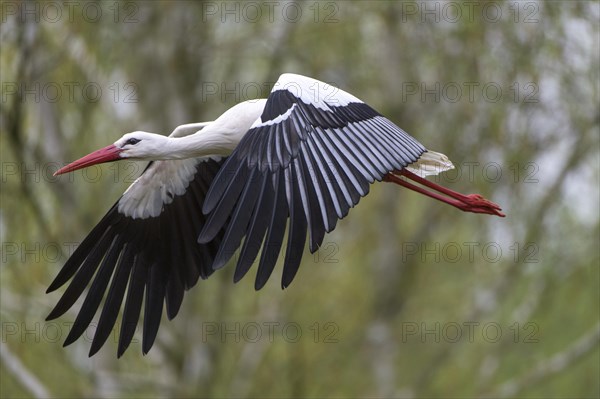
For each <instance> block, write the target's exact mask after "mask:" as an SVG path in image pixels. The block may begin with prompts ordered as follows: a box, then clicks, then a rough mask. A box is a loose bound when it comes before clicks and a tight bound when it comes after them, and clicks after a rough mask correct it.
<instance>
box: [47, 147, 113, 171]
mask: <svg viewBox="0 0 600 399" xmlns="http://www.w3.org/2000/svg"><path fill="white" fill-rule="evenodd" d="M121 151H122V150H121V149H120V148H119V147H116V146H115V145H113V144H111V145H109V146H106V147H104V148H101V149H99V150H97V151H94V152H92V153H91V154H88V155H86V156H85V157H83V158H80V159H78V160H77V161H75V162H71V163H70V164H68V165H67V166H64V167H62V168H60V169H59V170H57V171H56V172H54V176H57V175H62V174H63V173H68V172H73V171H74V170H77V169H82V168H87V167H88V166H92V165H96V164H99V163H104V162H111V161H116V160H117V159H120V158H121V157H120V156H119V154H120V153H121Z"/></svg>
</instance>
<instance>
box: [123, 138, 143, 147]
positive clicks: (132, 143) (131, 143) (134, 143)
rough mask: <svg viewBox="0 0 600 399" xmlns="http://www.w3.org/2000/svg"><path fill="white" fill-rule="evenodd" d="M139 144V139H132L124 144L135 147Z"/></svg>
mask: <svg viewBox="0 0 600 399" xmlns="http://www.w3.org/2000/svg"><path fill="white" fill-rule="evenodd" d="M139 142H140V140H139V139H134V138H132V139H129V140H127V141H126V142H125V144H130V145H136V144H137V143H139Z"/></svg>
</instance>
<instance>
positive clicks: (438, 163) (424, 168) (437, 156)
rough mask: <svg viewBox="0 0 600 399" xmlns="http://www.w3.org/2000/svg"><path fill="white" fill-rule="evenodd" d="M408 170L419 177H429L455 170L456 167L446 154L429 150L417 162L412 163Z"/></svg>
mask: <svg viewBox="0 0 600 399" xmlns="http://www.w3.org/2000/svg"><path fill="white" fill-rule="evenodd" d="M406 169H408V170H409V171H411V172H412V173H414V174H416V175H417V176H420V177H427V176H434V175H437V174H440V173H442V172H445V171H447V170H450V169H454V165H453V164H452V162H451V161H450V160H449V159H448V157H447V156H445V155H444V154H442V153H439V152H435V151H430V150H427V151H425V152H424V153H423V155H421V157H420V158H419V160H418V161H417V162H413V163H411V164H410V165H408V166H407V167H406Z"/></svg>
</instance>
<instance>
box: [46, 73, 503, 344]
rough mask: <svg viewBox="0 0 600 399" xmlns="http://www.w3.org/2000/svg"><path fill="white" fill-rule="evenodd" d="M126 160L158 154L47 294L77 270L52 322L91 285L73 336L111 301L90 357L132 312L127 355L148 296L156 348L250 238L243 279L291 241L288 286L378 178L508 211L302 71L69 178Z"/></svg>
mask: <svg viewBox="0 0 600 399" xmlns="http://www.w3.org/2000/svg"><path fill="white" fill-rule="evenodd" d="M126 158H129V159H148V160H151V161H152V162H151V163H150V164H149V166H148V167H147V168H146V170H145V171H144V173H143V174H142V175H141V176H140V177H139V178H138V179H137V180H136V181H135V182H134V183H133V184H132V185H131V186H130V187H129V188H128V189H127V191H126V192H125V193H124V194H123V196H122V197H121V198H120V199H119V201H117V203H116V204H115V205H114V206H113V207H112V208H111V209H110V211H109V212H108V214H107V215H106V216H105V217H104V218H103V219H102V220H101V221H100V223H99V224H98V225H97V226H96V227H95V228H94V229H93V230H92V232H91V233H90V234H89V235H88V237H87V238H86V239H85V240H84V241H83V242H82V244H81V245H80V246H79V247H78V248H77V250H76V251H75V252H74V253H73V255H72V256H71V257H70V258H69V260H68V261H67V262H66V263H65V265H64V267H63V269H62V270H61V271H60V273H59V274H58V276H57V277H56V279H55V280H54V282H53V283H52V284H51V286H50V287H49V289H48V292H50V291H54V290H56V289H57V288H59V287H60V286H62V285H63V284H65V283H66V282H67V281H69V279H71V282H70V284H69V286H68V288H67V289H66V291H65V292H64V294H63V296H62V298H61V299H60V300H59V302H58V304H57V305H56V307H55V308H54V310H53V311H52V312H51V313H50V315H49V316H48V319H53V318H56V317H59V316H60V315H62V314H64V313H65V312H66V311H67V310H68V309H69V308H70V307H71V306H72V305H73V304H74V303H75V301H76V300H77V299H78V298H79V297H80V296H81V295H82V293H83V291H84V290H85V288H86V287H87V286H88V285H89V283H90V282H91V285H90V287H89V290H88V293H87V295H86V298H85V300H84V302H83V305H82V307H81V310H80V312H79V314H78V316H77V318H76V320H75V323H74V325H73V328H72V329H71V332H70V334H69V336H68V337H67V339H66V342H65V345H67V344H70V343H71V342H73V341H74V340H76V339H77V338H78V337H79V336H80V335H81V334H82V333H83V332H84V331H85V329H86V328H87V326H88V325H89V324H90V322H91V320H92V319H93V317H94V315H95V314H96V312H97V310H98V308H99V307H100V303H101V301H102V299H103V298H105V302H104V306H103V308H102V311H101V314H100V318H99V321H98V327H97V331H96V334H95V336H94V339H93V342H92V346H91V350H90V356H91V355H93V354H94V353H95V352H96V351H97V350H98V349H100V347H101V346H102V345H103V344H104V342H105V341H106V339H107V337H108V335H109V334H110V332H111V330H112V328H113V327H114V325H115V323H116V320H117V318H118V313H119V311H120V310H121V308H122V307H123V316H122V324H121V331H120V336H119V347H118V356H121V355H122V353H123V352H124V351H125V349H126V348H127V347H128V345H129V343H130V342H131V339H132V338H133V334H134V332H135V327H136V326H137V323H138V319H139V316H140V313H141V312H140V311H141V306H142V303H143V302H144V322H143V340H142V351H143V353H147V352H148V350H149V349H150V348H151V346H152V344H153V342H154V340H155V337H156V334H157V331H158V327H159V324H160V319H161V316H162V311H163V307H164V306H166V310H167V316H168V317H169V319H171V318H173V317H175V315H176V314H177V312H178V310H179V307H180V305H181V302H182V300H183V295H184V291H185V290H187V289H189V288H191V287H192V286H194V285H195V284H196V282H197V280H198V278H199V277H200V278H203V279H204V278H207V277H208V276H209V275H210V274H211V273H212V272H213V271H214V270H216V269H219V268H221V267H223V266H224V265H225V264H226V263H227V262H228V261H229V259H230V258H231V257H232V255H233V254H234V252H235V251H236V250H237V249H238V248H240V247H241V251H240V256H239V259H238V262H237V265H236V269H235V275H234V280H235V281H238V280H239V279H241V278H242V277H243V276H244V275H245V274H246V273H247V272H248V270H249V269H250V267H251V266H252V264H253V263H254V261H255V260H256V259H257V257H258V256H259V252H260V261H259V263H258V268H257V274H256V280H255V287H256V289H260V288H262V287H263V286H264V284H265V283H266V281H267V280H268V278H269V276H270V275H271V273H272V271H273V269H274V266H275V264H276V262H277V259H278V257H279V255H280V252H281V248H282V247H283V246H285V256H284V261H283V276H282V281H281V285H282V287H287V286H288V285H289V284H290V283H291V281H292V280H293V278H294V276H295V275H296V272H297V270H298V267H299V265H300V261H301V258H302V254H303V251H304V247H305V245H306V240H307V237H308V241H309V243H308V247H309V249H310V251H311V252H314V251H316V250H317V249H318V247H319V246H320V245H321V243H322V241H323V238H324V235H325V233H327V232H330V231H331V230H333V229H334V228H335V226H336V223H337V221H338V220H339V219H341V218H343V217H345V216H346V215H347V214H348V212H349V210H350V208H352V207H354V206H355V205H356V204H357V203H358V202H359V200H360V198H361V197H363V196H365V195H366V194H367V193H368V192H369V187H370V184H372V183H373V182H374V181H382V180H384V181H390V182H395V183H398V184H400V185H403V186H405V187H408V188H411V189H413V190H416V191H418V192H421V193H423V194H425V195H428V196H431V197H433V198H436V199H440V200H442V201H444V202H447V203H449V204H451V205H453V206H456V207H458V208H460V209H462V210H465V211H470V212H476V213H488V214H496V215H498V216H503V215H502V214H501V213H500V208H499V207H498V206H497V205H496V204H494V203H492V202H489V201H487V200H485V199H483V198H482V197H480V196H474V195H471V196H464V195H462V194H458V193H455V192H453V191H450V190H448V189H445V188H443V187H440V186H437V185H435V184H434V183H431V182H429V181H427V180H425V179H423V176H426V175H429V174H437V173H439V172H441V171H444V170H447V169H450V168H452V164H451V163H450V161H449V160H448V159H447V158H446V157H445V156H444V155H443V154H439V153H435V152H432V151H428V150H427V149H426V148H425V147H424V146H423V145H422V144H420V143H419V142H418V141H417V140H415V139H414V138H413V137H411V136H410V135H408V134H407V133H405V132H404V131H403V130H402V129H400V128H399V127H398V126H396V125H395V124H393V123H392V122H391V121H389V120H388V119H386V118H385V117H383V116H382V115H380V114H379V113H378V112H377V111H375V110H374V109H373V108H371V107H370V106H368V105H367V104H365V103H363V102H362V101H361V100H359V99H358V98H356V97H354V96H352V95H351V94H349V93H346V92H344V91H342V90H339V89H337V88H335V87H333V86H330V85H327V84H325V83H322V82H320V81H317V80H314V79H310V78H307V77H304V76H300V75H294V74H283V75H282V76H281V77H280V78H279V80H278V81H277V83H276V84H275V86H274V88H273V90H272V92H271V94H270V95H269V98H268V99H267V100H254V101H247V102H244V103H241V104H238V105H236V106H235V107H233V108H231V109H230V110H228V111H227V112H225V113H224V114H223V115H222V116H221V117H219V118H218V119H217V120H215V121H214V122H206V123H200V124H189V125H182V126H180V127H178V128H177V129H176V130H175V131H174V132H173V133H172V134H171V136H169V137H165V136H161V135H156V134H152V133H146V132H133V133H128V134H126V135H124V136H123V137H122V138H121V139H119V140H118V141H117V142H115V143H114V144H113V145H110V146H108V147H106V148H103V149H101V150H98V151H96V152H94V153H92V154H90V155H88V156H86V157H83V158H82V159H80V160H78V161H75V162H73V163H72V164H69V165H67V166H66V167H64V168H62V169H61V170H59V171H58V172H57V174H62V173H66V172H69V171H73V170H76V169H80V168H83V167H87V166H90V165H93V164H97V163H101V162H109V161H115V160H118V159H126ZM400 175H402V176H404V177H405V178H408V179H411V180H413V181H415V182H417V183H420V184H422V185H424V186H426V187H429V188H432V189H433V190H436V191H439V192H441V193H443V194H444V195H446V196H449V197H450V198H447V197H443V196H441V195H440V194H438V193H434V192H431V191H427V190H425V189H423V188H422V187H419V186H415V185H414V184H412V183H410V182H408V181H407V180H405V179H400V178H399V177H398V176H400ZM286 227H287V230H288V236H287V241H286V242H285V243H284V236H285V230H286ZM242 241H243V242H242ZM107 290H108V292H107ZM123 302H124V306H123Z"/></svg>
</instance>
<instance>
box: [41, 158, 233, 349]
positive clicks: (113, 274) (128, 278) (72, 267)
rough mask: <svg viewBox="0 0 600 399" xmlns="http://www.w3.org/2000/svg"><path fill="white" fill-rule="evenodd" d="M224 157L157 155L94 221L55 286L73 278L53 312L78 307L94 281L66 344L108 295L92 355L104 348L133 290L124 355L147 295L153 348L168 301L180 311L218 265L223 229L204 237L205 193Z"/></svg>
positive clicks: (146, 334)
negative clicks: (187, 292)
mask: <svg viewBox="0 0 600 399" xmlns="http://www.w3.org/2000/svg"><path fill="white" fill-rule="evenodd" d="M223 162H224V160H221V159H219V158H208V157H206V158H193V159H187V160H181V161H179V160H172V161H155V162H152V163H150V164H149V165H148V167H147V168H146V170H145V171H144V173H143V174H142V175H141V176H140V177H139V178H138V179H137V180H136V181H135V182H134V183H133V184H132V185H131V186H130V187H129V188H128V189H127V191H126V192H125V193H124V194H123V196H122V197H121V198H120V199H119V201H117V203H116V204H115V205H113V207H112V208H111V209H110V210H109V211H108V213H107V214H106V216H104V218H103V219H102V220H101V221H100V223H98V225H97V226H96V227H94V229H93V230H92V231H91V232H90V234H89V235H88V236H87V237H86V238H85V239H84V240H83V242H82V243H81V244H80V245H79V246H78V248H77V249H76V250H75V251H74V253H73V254H72V255H71V257H70V258H69V259H68V260H67V262H66V263H65V265H64V266H63V268H62V270H61V271H60V272H59V274H58V275H57V276H56V278H55V279H54V281H53V282H52V284H51V285H50V287H49V288H48V292H51V291H54V290H56V289H57V288H59V287H60V286H62V285H63V284H65V283H66V282H67V281H68V280H69V279H71V282H70V284H69V286H68V288H67V289H66V290H65V292H64V294H63V296H62V297H61V298H60V300H59V301H58V303H57V304H56V307H55V308H54V309H53V310H52V312H51V313H50V315H49V316H48V318H47V320H52V319H55V318H57V317H59V316H61V315H62V314H64V313H65V312H66V311H67V310H68V309H69V308H71V306H72V305H73V304H74V303H75V301H76V300H77V299H78V298H79V297H80V296H81V295H82V293H83V291H84V290H85V288H86V287H87V286H88V285H89V284H90V282H91V285H90V287H89V290H88V292H87V295H86V296H85V300H84V302H83V305H82V307H81V309H80V311H79V314H78V315H77V318H76V319H75V322H74V324H73V327H72V329H71V331H70V333H69V335H68V336H67V339H66V340H65V345H68V344H70V343H72V342H73V341H75V340H76V339H77V338H78V337H79V336H80V335H81V334H82V333H83V332H84V331H85V329H86V328H87V327H88V325H89V324H90V322H91V321H92V319H93V317H94V315H95V314H96V312H97V310H98V308H99V306H100V303H101V301H102V299H103V298H104V306H103V307H102V312H101V314H100V318H99V320H98V326H97V329H96V333H95V335H94V339H93V341H92V345H91V349H90V356H92V355H93V354H94V353H96V352H97V351H98V350H99V349H100V348H101V347H102V345H103V344H104V343H105V341H106V339H107V338H108V336H109V335H110V332H111V330H112V328H113V327H114V325H115V323H116V321H117V317H118V315H119V311H120V309H121V305H122V302H123V299H124V298H126V299H125V307H124V310H123V317H122V323H121V328H120V336H119V347H118V356H119V357H120V356H121V355H122V354H123V352H124V351H125V350H126V349H127V347H128V346H129V344H130V343H131V340H132V338H133V335H134V332H135V328H136V326H137V323H138V319H139V316H140V313H141V307H142V303H143V302H144V301H145V304H144V330H143V339H142V350H143V353H144V354H145V353H147V352H148V351H149V350H150V348H151V347H152V344H153V343H154V339H155V338H156V334H157V332H158V327H159V324H160V319H161V316H162V310H163V304H166V308H167V316H168V317H169V319H172V318H173V317H175V316H176V315H177V312H178V311H179V308H180V306H181V302H182V300H183V295H184V291H185V290H187V289H189V288H190V287H192V286H193V285H195V284H196V282H197V281H198V278H199V277H200V278H203V279H205V278H207V277H208V276H209V275H210V274H211V273H212V272H213V270H214V269H213V268H212V267H211V265H212V262H213V259H214V257H215V255H216V253H217V250H218V246H219V243H220V241H221V238H222V235H223V231H221V232H217V233H216V235H215V238H214V240H213V241H212V242H209V243H206V244H199V243H198V242H197V238H198V235H199V233H200V231H201V230H202V227H203V226H204V223H205V216H204V215H203V214H202V204H203V202H204V198H205V195H206V193H207V191H208V189H209V187H210V184H211V182H212V181H213V178H214V177H215V175H216V174H217V172H218V171H219V169H220V167H221V165H222V164H223ZM109 283H110V287H108V286H109ZM107 287H108V294H106V296H105V292H106V289H107ZM144 298H145V299H144Z"/></svg>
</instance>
